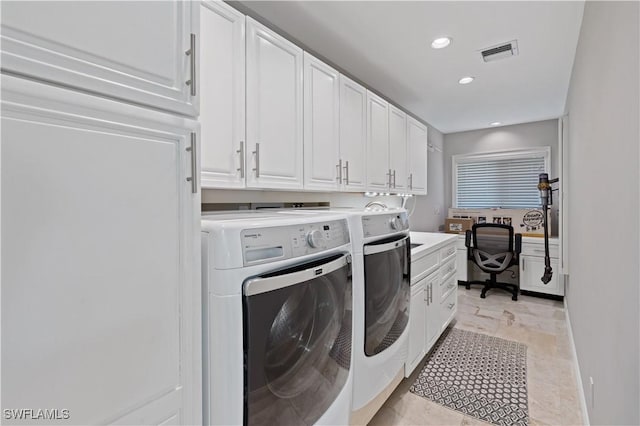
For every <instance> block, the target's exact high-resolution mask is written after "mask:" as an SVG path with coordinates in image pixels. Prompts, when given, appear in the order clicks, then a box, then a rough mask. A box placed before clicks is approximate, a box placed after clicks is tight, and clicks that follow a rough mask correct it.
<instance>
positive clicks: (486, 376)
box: [410, 328, 529, 426]
mask: <svg viewBox="0 0 640 426" xmlns="http://www.w3.org/2000/svg"><path fill="white" fill-rule="evenodd" d="M410 391H411V392H413V393H414V394H416V395H419V396H421V397H423V398H427V399H430V400H432V401H434V402H436V403H438V404H441V405H444V406H445V407H448V408H452V409H454V410H457V411H460V412H461V413H464V414H466V415H468V416H473V417H476V418H478V419H480V420H484V421H485V422H489V423H493V424H496V425H524V426H526V425H528V424H529V410H528V403H527V401H528V400H527V346H526V345H524V344H522V343H518V342H513V341H511V340H505V339H500V338H498V337H491V336H487V335H486V334H479V333H473V332H471V331H466V330H460V329H457V328H449V329H448V330H447V331H446V332H445V333H444V334H443V336H442V337H441V338H440V340H439V341H438V343H437V344H436V346H435V347H434V348H433V350H432V351H431V354H430V355H429V358H428V359H427V362H426V364H425V365H424V367H423V369H422V371H421V372H420V375H419V376H418V378H417V379H416V381H415V383H414V384H413V385H412V386H411V389H410Z"/></svg>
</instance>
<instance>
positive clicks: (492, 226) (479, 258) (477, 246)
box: [465, 223, 522, 300]
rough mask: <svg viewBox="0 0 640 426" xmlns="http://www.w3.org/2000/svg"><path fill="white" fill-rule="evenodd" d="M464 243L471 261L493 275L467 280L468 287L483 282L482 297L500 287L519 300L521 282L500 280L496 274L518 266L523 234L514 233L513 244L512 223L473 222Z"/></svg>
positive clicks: (513, 298) (512, 297)
mask: <svg viewBox="0 0 640 426" xmlns="http://www.w3.org/2000/svg"><path fill="white" fill-rule="evenodd" d="M472 240H473V244H472ZM465 245H466V246H467V249H468V251H469V257H470V258H471V260H473V261H474V262H475V264H476V265H478V267H479V268H480V269H481V270H483V271H484V272H486V273H488V274H489V275H490V277H491V278H490V279H488V280H486V281H467V282H466V288H467V289H469V288H470V287H471V284H484V288H483V289H482V293H481V294H480V297H481V298H483V299H484V298H485V297H486V295H487V291H489V290H490V289H492V288H500V289H502V290H506V291H508V292H509V293H511V294H512V296H511V299H512V300H518V292H519V291H520V289H519V287H518V285H516V284H508V283H500V282H498V281H497V278H496V277H497V275H498V274H500V273H502V272H504V271H505V270H506V269H507V268H508V267H510V266H513V265H518V257H519V255H520V251H521V249H522V235H521V234H516V235H515V247H514V237H513V227H512V226H510V225H500V224H497V223H480V224H476V225H473V228H472V230H470V231H467V232H466V235H465Z"/></svg>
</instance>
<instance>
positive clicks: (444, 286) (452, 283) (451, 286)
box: [440, 276, 458, 302]
mask: <svg viewBox="0 0 640 426" xmlns="http://www.w3.org/2000/svg"><path fill="white" fill-rule="evenodd" d="M456 287H458V282H457V280H456V277H455V276H451V277H450V278H449V279H448V280H446V281H441V282H440V294H441V295H442V296H441V297H440V301H441V302H442V301H443V300H444V299H446V298H447V297H449V295H450V294H451V292H452V291H455V289H456Z"/></svg>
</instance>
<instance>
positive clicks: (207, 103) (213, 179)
mask: <svg viewBox="0 0 640 426" xmlns="http://www.w3.org/2000/svg"><path fill="white" fill-rule="evenodd" d="M200 34H201V37H200V73H199V74H200V79H199V80H200V93H201V94H202V96H201V98H200V126H201V140H202V143H201V148H202V155H201V160H200V164H201V170H202V178H201V182H202V187H203V188H244V186H245V173H246V169H245V141H246V139H245V17H244V15H243V14H241V13H239V12H238V11H236V10H235V9H234V8H232V7H230V6H228V5H226V4H225V3H223V2H219V1H211V0H205V1H203V2H202V10H201V11H200Z"/></svg>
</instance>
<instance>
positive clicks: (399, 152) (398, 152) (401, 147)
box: [389, 105, 408, 192]
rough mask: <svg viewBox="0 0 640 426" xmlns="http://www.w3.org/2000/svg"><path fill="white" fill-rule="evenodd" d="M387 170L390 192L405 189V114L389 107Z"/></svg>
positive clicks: (391, 106)
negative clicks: (389, 170) (388, 171)
mask: <svg viewBox="0 0 640 426" xmlns="http://www.w3.org/2000/svg"><path fill="white" fill-rule="evenodd" d="M389 168H390V169H391V185H390V187H391V190H392V191H398V192H404V191H405V190H406V189H407V178H408V175H407V114H405V113H404V112H403V111H401V110H400V109H398V108H396V107H395V106H393V105H389Z"/></svg>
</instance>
